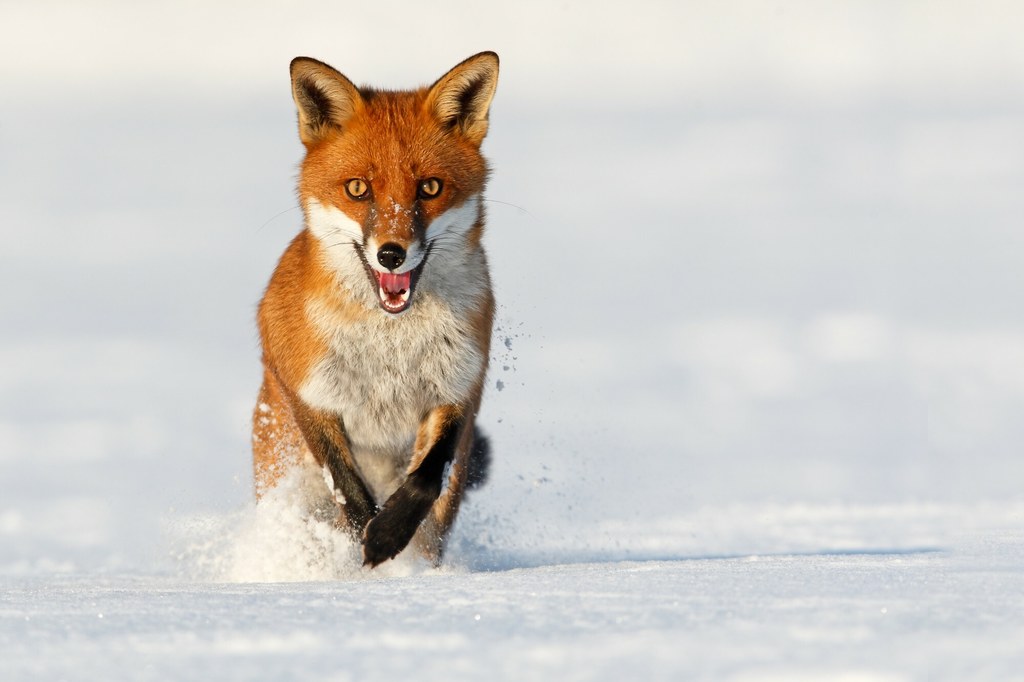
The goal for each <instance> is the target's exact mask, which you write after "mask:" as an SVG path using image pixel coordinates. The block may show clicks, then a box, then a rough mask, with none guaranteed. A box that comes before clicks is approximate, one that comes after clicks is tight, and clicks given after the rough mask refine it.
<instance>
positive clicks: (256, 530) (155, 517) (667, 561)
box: [0, 0, 1024, 682]
mask: <svg viewBox="0 0 1024 682" xmlns="http://www.w3.org/2000/svg"><path fill="white" fill-rule="evenodd" d="M0 15H2V20H0V83H3V84H4V86H5V87H4V92H5V93H6V94H5V96H4V97H2V98H0V237H2V247H0V681H3V682H8V681H17V680H59V679H67V680H99V679H103V680H118V679H125V680H146V679H161V680H162V679H183V680H195V679H214V680H235V679H237V680H252V679H272V680H279V679H310V678H316V679H327V680H347V679H359V678H367V677H369V678H371V679H383V678H389V679H390V678H393V677H394V676H395V675H396V674H401V673H412V674H416V675H420V676H422V677H423V678H424V679H440V678H443V679H479V678H482V677H487V678H494V679H554V678H558V679H623V678H625V679H709V680H883V681H888V680H925V679H928V680H966V679H970V680H1000V681H1002V680H1014V679H1018V680H1020V679H1024V672H1021V671H1024V660H1022V659H1024V615H1022V614H1024V603H1022V601H1024V496H1022V495H1024V493H1022V489H1024V486H1022V484H1024V458H1022V457H1021V443H1024V420H1021V418H1020V415H1021V414H1024V297H1021V296H1020V295H1019V292H1020V291H1024V232H1022V230H1021V229H1020V216H1022V215H1024V192H1021V191H1020V188H1021V187H1022V186H1024V124H1022V121H1024V91H1022V90H1021V89H1020V83H1021V82H1022V78H1024V43H1022V41H1021V40H1020V35H1021V32H1022V27H1024V9H1022V8H1021V7H1020V6H1019V3H1006V2H999V1H998V0H993V1H992V2H981V3H972V4H970V5H966V4H956V3H934V2H931V3H915V2H881V1H879V2H870V1H869V2H858V3H847V4H840V3H818V2H809V1H808V2H795V1H793V2H780V3H758V2H742V1H739V0H736V1H727V2H716V3H703V4H700V6H696V5H695V4H694V3H675V4H672V3H656V2H650V3H645V2H635V3H630V4H629V6H628V7H624V6H623V5H621V4H613V3H591V2H588V3H572V2H569V3H549V2H540V1H536V2H533V1H528V0H523V1H521V2H516V3H501V4H493V5H487V6H485V5H483V4H481V3H462V2H451V3H442V4H441V5H438V6H429V7H428V6H422V7H417V8H415V9H413V8H411V7H410V6H409V5H407V4H393V3H387V2H375V3H369V4H367V5H366V6H363V7H360V8H359V11H358V12H353V11H352V7H350V6H348V5H345V6H342V5H341V4H338V3H336V2H315V3H309V4H307V5H303V6H302V7H297V6H296V5H294V4H293V3H289V4H288V5H280V6H274V5H265V4H264V5H260V6H258V7H256V6H254V7H252V8H248V9H246V11H244V12H242V11H238V10H237V8H233V7H230V6H228V5H223V6H221V5H217V4H211V3H198V2H197V3H189V2H185V3H176V4H175V5H173V6H171V5H166V6H158V5H150V4H140V3H115V2H90V3H85V4H59V5H58V4H51V3H46V2H36V3H8V4H6V5H4V7H3V9H2V12H0ZM311 17H315V20H311ZM385 27H386V28H385ZM428 36H429V37H430V39H429V40H426V39H425V37H428ZM382 41H386V44H385V43H384V42H382ZM396 46H398V47H396ZM412 46H415V47H412ZM484 49H494V50H496V51H497V52H499V53H500V55H501V58H502V74H501V82H500V84H499V89H498V94H497V96H496V99H495V102H494V108H493V110H492V125H491V132H490V136H489V138H488V140H487V141H486V143H485V150H486V152H487V154H488V155H489V157H490V159H491V160H492V165H493V167H494V175H493V178H492V181H491V184H490V186H489V191H488V202H487V204H486V206H487V211H488V216H489V218H488V232H487V235H486V240H487V246H488V249H489V253H490V260H491V264H492V269H493V278H494V281H495V283H496V288H497V296H498V299H499V301H500V304H501V307H500V310H499V315H498V326H499V328H498V330H497V332H496V336H495V342H494V344H493V348H494V350H493V357H492V359H491V360H492V364H491V374H490V379H489V382H490V387H491V390H489V391H488V393H487V395H486V397H485V403H484V408H483V412H482V414H481V422H482V426H483V428H484V429H485V430H486V431H487V432H488V434H489V435H490V436H491V438H492V441H493V443H494V450H495V461H494V466H493V469H492V471H491V479H490V481H489V482H488V484H487V485H486V486H485V487H484V488H483V489H481V490H479V491H476V492H475V493H474V494H473V495H472V496H471V497H470V498H469V500H468V503H467V505H466V506H465V507H464V511H463V513H462V515H461V516H460V519H459V521H458V524H457V526H456V528H455V530H454V534H453V537H452V544H451V551H450V552H449V555H448V558H447V561H446V563H445V565H444V566H443V567H442V568H441V569H437V570H435V569H431V568H429V567H426V566H424V565H422V563H420V562H419V561H418V560H417V559H416V558H415V557H411V556H406V555H403V556H401V557H399V558H398V560H396V561H394V562H390V563H388V564H386V565H384V566H382V567H381V568H380V569H379V570H376V571H367V570H364V569H362V568H360V567H359V566H358V565H357V562H356V561H355V556H356V554H357V552H356V549H355V548H354V547H353V546H352V544H351V542H350V541H349V540H348V539H347V538H346V537H345V536H344V535H342V534H340V533H338V532H337V531H336V530H335V529H333V528H332V527H331V526H330V525H329V524H327V523H325V522H323V521H321V520H318V519H316V518H309V517H308V515H304V514H303V510H305V509H307V508H308V507H309V505H310V502H311V501H310V500H308V499H306V498H304V497H303V496H302V495H301V494H299V493H298V490H299V488H298V487H297V486H296V484H297V482H298V481H300V480H301V478H302V477H303V476H319V475H320V473H319V472H305V471H299V472H296V473H295V474H294V478H292V479H289V481H288V483H287V485H285V486H284V487H282V488H281V489H280V490H279V491H277V493H275V494H274V495H272V496H271V497H270V498H269V499H268V500H267V501H266V503H265V504H261V505H260V507H259V508H256V507H255V506H254V505H253V502H252V475H251V470H250V463H249V452H248V437H249V436H248V427H249V418H250V415H251V412H252V409H253V404H254V400H255V396H256V390H257V388H258V383H259V380H260V374H259V371H260V370H259V358H258V351H257V340H256V334H255V326H254V320H253V316H254V306H255V303H256V301H257V300H258V298H259V295H260V292H261V290H262V287H263V286H264V285H265V283H266V280H267V277H268V276H269V273H270V271H271V269H272V267H273V265H274V262H275V260H276V259H277V257H278V256H279V255H280V253H281V251H282V250H283V248H284V246H285V244H286V243H287V241H288V240H289V239H290V238H291V236H292V235H293V234H294V233H295V231H296V230H297V229H298V225H299V210H298V207H297V206H296V201H295V196H294V192H293V185H294V174H295V166H296V163H297V162H298V160H299V158H300V154H301V145H300V144H299V142H298V140H297V135H296V130H295V114H294V110H293V104H292V102H291V98H290V95H289V91H288V82H287V64H288V62H289V60H290V59H291V58H292V57H294V56H296V55H300V54H307V55H310V56H314V57H318V58H321V59H324V60H326V61H328V62H330V63H332V64H334V65H335V66H337V67H338V68H339V69H341V70H342V71H343V72H345V73H346V74H348V75H349V76H351V77H353V78H354V79H356V80H357V81H359V82H371V83H375V84H378V85H384V86H395V87H398V86H403V85H412V84H415V83H419V82H429V81H430V80H432V79H433V78H436V77H437V76H438V75H439V74H440V73H441V72H443V70H444V69H446V68H448V67H450V66H452V65H454V64H455V63H457V62H458V61H459V60H461V59H463V58H465V57H466V56H469V55H470V54H472V53H474V52H477V51H479V50H484Z"/></svg>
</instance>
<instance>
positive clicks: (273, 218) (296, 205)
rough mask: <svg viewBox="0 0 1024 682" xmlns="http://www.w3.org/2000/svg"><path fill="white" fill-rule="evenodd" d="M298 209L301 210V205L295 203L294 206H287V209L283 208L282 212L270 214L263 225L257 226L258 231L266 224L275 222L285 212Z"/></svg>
mask: <svg viewBox="0 0 1024 682" xmlns="http://www.w3.org/2000/svg"><path fill="white" fill-rule="evenodd" d="M297 210H299V205H298V204H295V205H294V206H292V207H290V208H286V209H285V210H283V211H280V212H278V213H275V214H274V215H272V216H270V217H269V218H267V221H266V222H265V223H263V224H262V225H260V226H259V227H257V228H256V231H257V232H259V231H260V230H262V229H263V228H264V227H266V226H267V225H269V224H270V223H272V222H274V221H275V220H276V219H278V218H280V217H281V216H283V215H284V214H285V213H289V212H291V211H297Z"/></svg>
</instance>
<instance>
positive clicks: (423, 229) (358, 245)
mask: <svg viewBox="0 0 1024 682" xmlns="http://www.w3.org/2000/svg"><path fill="white" fill-rule="evenodd" d="M291 79H292V95H293V97H294V99H295V104H296V106H297V108H298V114H299V137H300V139H301V140H302V143H303V144H304V145H305V147H306V157H305V159H304V160H303V162H302V168H301V173H300V178H299V197H300V201H301V203H302V208H303V211H304V213H305V217H306V225H307V226H308V228H309V230H310V232H311V233H312V235H313V236H314V237H315V238H316V239H317V240H319V242H320V245H321V247H322V249H323V250H324V253H325V254H326V257H327V261H328V263H329V264H330V266H331V267H333V269H334V270H335V271H336V273H337V274H338V275H339V277H340V279H341V280H342V283H343V284H344V285H345V286H346V287H347V288H348V289H349V290H350V291H351V292H352V293H353V295H354V296H355V297H356V298H357V299H358V300H360V301H361V302H363V303H364V304H365V305H367V306H371V307H376V306H379V307H380V308H382V309H383V310H384V311H386V312H387V313H390V314H394V315H397V314H398V313H401V312H403V311H404V310H406V309H407V308H408V307H409V306H410V305H411V304H412V303H413V296H414V293H415V291H416V286H417V283H418V282H419V281H420V278H421V275H423V273H424V270H425V269H427V270H429V269H430V268H432V266H433V267H435V268H437V269H439V270H442V269H444V270H447V269H451V268H458V267H459V265H460V263H459V261H460V255H465V254H468V253H470V252H472V251H474V250H476V249H479V242H480V237H481V232H482V229H483V207H482V193H483V190H484V185H485V184H486V181H487V175H488V168H487V163H486V161H485V160H484V158H483V156H482V155H481V153H480V145H481V143H482V142H483V139H484V136H485V135H486V134H487V115H488V110H489V108H490V104H491V99H492V98H493V97H494V91H495V88H496V87H497V80H498V56H497V55H496V54H494V53H493V52H481V53H480V54H477V55H474V56H473V57H470V58H469V59H467V60H465V61H464V62H462V63H461V64H459V65H458V66H456V67H455V68H453V69H452V70H450V71H449V72H448V73H446V74H445V75H443V76H442V77H441V78H439V79H438V80H437V81H436V82H435V83H434V84H433V85H430V86H428V87H424V88H420V89H417V90H409V91H388V90H377V89H373V88H369V87H356V86H355V85H353V84H352V81H350V80H349V79H348V78H346V77H345V76H343V75H342V74H341V73H339V72H338V71H336V70H335V69H333V68H331V67H330V66H328V65H327V64H324V63H322V62H319V61H317V60H315V59H310V58H308V57H297V58H296V59H294V60H292V63H291ZM438 274H439V275H440V273H438ZM429 279H431V278H430V277H427V278H425V280H424V281H427V280H429Z"/></svg>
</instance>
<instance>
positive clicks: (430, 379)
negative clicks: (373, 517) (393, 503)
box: [299, 284, 486, 501]
mask: <svg viewBox="0 0 1024 682" xmlns="http://www.w3.org/2000/svg"><path fill="white" fill-rule="evenodd" d="M484 286H486V284H484ZM378 312H379V314H377V313H378ZM306 315H307V316H308V317H309V319H310V320H311V321H313V323H314V324H315V325H316V326H317V328H318V329H319V331H320V332H321V333H323V334H324V336H325V338H326V339H327V340H328V343H329V346H330V349H331V350H330V352H329V353H328V354H327V356H325V357H324V358H323V359H322V360H321V361H320V362H319V363H318V364H317V365H316V366H315V367H314V368H313V370H312V371H311V372H310V374H309V376H308V377H307V379H306V381H305V382H304V383H303V385H302V386H301V387H300V389H299V395H300V396H301V398H302V399H303V400H304V401H305V402H306V403H307V404H308V405H310V406H311V407H314V408H316V409H321V410H326V411H329V412H332V413H335V414H337V415H339V416H340V418H341V419H342V422H343V424H344V428H345V433H346V435H347V436H348V440H349V444H350V445H351V448H352V453H353V455H354V457H355V459H356V464H357V465H358V466H359V468H360V473H361V474H362V476H363V478H364V480H365V481H366V482H367V484H368V485H369V486H370V489H371V491H372V492H373V494H374V496H375V497H376V498H378V501H381V499H382V498H384V497H386V496H387V495H389V494H390V493H391V492H392V491H393V490H394V489H395V488H396V487H397V486H398V485H399V484H400V483H401V478H402V477H404V473H405V468H406V466H407V465H408V463H409V459H410V457H411V455H412V446H413V443H414V441H415V439H416V431H417V428H418V427H419V424H420V421H421V420H422V419H423V418H424V416H426V414H427V412H429V411H430V410H431V409H433V408H435V407H438V406H440V405H444V404H454V403H460V402H463V401H464V400H466V398H467V397H468V396H469V394H470V392H471V391H472V389H473V386H474V384H475V383H476V381H477V379H478V377H479V375H480V373H481V372H482V371H483V370H484V368H485V365H486V359H485V358H484V357H483V356H482V354H481V352H480V350H479V349H478V348H477V345H476V343H475V341H474V339H473V338H472V336H471V334H470V328H469V325H468V324H467V322H466V320H465V319H464V315H465V312H464V311H462V310H459V309H457V308H455V307H453V306H452V305H450V304H449V303H447V302H446V301H445V300H444V299H442V298H440V297H438V296H437V295H436V294H433V293H431V292H427V291H417V292H416V299H415V300H414V303H413V305H412V307H411V308H410V309H409V310H408V311H406V312H405V313H404V314H402V315H400V316H391V315H388V314H387V313H385V312H384V311H374V314H372V315H370V316H368V317H367V318H365V319H364V320H362V321H358V322H346V323H344V324H341V323H339V322H338V321H337V316H335V315H332V313H331V311H330V310H329V309H327V308H326V304H325V303H324V302H323V301H312V302H311V303H309V304H308V305H307V307H306Z"/></svg>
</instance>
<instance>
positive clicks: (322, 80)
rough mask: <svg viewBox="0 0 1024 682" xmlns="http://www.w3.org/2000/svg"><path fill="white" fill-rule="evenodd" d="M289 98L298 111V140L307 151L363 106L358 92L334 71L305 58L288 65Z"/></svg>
mask: <svg viewBox="0 0 1024 682" xmlns="http://www.w3.org/2000/svg"><path fill="white" fill-rule="evenodd" d="M291 74H292V97H293V98H294V99H295V106H296V107H298V110H299V138H300V139H301V140H302V142H303V144H305V145H306V146H307V147H308V146H311V145H313V144H316V143H317V142H319V141H320V140H321V139H323V137H324V135H325V134H326V133H327V131H328V130H330V129H331V128H344V127H345V122H346V121H348V120H349V119H350V118H351V117H352V115H353V114H354V113H355V112H356V111H357V109H358V108H359V107H361V106H362V104H363V98H362V96H361V95H360V94H359V89H358V88H356V86H354V85H353V84H352V81H350V80H349V79H347V78H345V76H343V75H341V73H339V72H338V71H335V70H334V69H333V68H331V67H330V66H328V65H327V64H324V63H323V62H318V61H317V60H315V59H310V58H309V57H296V58H295V59H293V60H292V64H291Z"/></svg>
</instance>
